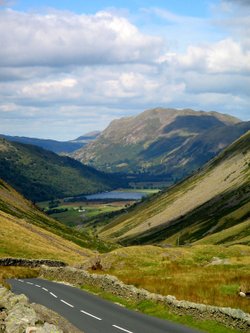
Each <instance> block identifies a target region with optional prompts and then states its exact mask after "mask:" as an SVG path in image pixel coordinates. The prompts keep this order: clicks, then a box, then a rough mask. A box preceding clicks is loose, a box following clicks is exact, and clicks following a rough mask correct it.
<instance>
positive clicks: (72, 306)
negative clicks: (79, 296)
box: [60, 299, 74, 308]
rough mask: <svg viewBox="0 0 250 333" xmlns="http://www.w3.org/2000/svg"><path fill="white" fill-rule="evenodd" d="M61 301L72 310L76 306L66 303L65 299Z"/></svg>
mask: <svg viewBox="0 0 250 333" xmlns="http://www.w3.org/2000/svg"><path fill="white" fill-rule="evenodd" d="M60 301H61V302H62V303H64V304H66V305H68V306H70V307H71V308H74V305H72V304H69V303H68V302H66V301H64V300H63V299H61V300H60Z"/></svg>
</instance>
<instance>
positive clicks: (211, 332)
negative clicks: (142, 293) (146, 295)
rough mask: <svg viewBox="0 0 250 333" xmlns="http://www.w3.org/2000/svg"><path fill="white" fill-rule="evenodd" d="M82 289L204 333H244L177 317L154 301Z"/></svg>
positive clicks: (166, 307) (98, 290)
mask: <svg viewBox="0 0 250 333" xmlns="http://www.w3.org/2000/svg"><path fill="white" fill-rule="evenodd" d="M81 289H83V290H85V291H88V292H90V293H93V294H95V295H98V296H100V297H102V298H103V299H106V300H108V301H111V302H113V303H116V304H120V305H121V306H124V307H126V308H128V309H130V310H134V311H140V312H142V313H144V314H147V315H149V316H153V317H157V318H160V319H164V320H170V321H172V322H175V323H178V324H182V325H184V326H187V327H192V328H196V329H198V330H201V331H203V332H208V333H240V332H241V333H242V331H240V330H237V329H230V328H228V327H225V326H224V325H222V324H219V323H218V322H216V321H215V320H198V319H195V318H193V317H191V316H187V315H182V316H180V315H177V314H175V313H173V312H171V311H170V309H169V307H168V306H164V305H162V304H156V303H154V302H152V301H141V302H135V301H131V300H128V299H125V298H122V297H118V296H115V295H112V294H111V293H107V292H105V291H103V290H102V289H101V288H97V287H93V286H89V285H82V286H81Z"/></svg>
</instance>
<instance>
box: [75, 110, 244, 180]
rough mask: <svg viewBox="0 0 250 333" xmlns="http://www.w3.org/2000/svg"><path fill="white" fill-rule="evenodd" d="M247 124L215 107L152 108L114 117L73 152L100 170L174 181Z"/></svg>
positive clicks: (199, 163) (77, 157) (217, 150)
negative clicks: (198, 109) (94, 138)
mask: <svg viewBox="0 0 250 333" xmlns="http://www.w3.org/2000/svg"><path fill="white" fill-rule="evenodd" d="M248 129H250V123H248V124H245V123H241V122H240V120H239V119H236V118H234V117H231V116H228V115H224V114H220V113H218V112H202V111H199V112H197V111H193V110H190V109H184V110H175V109H162V108H156V109H153V110H147V111H145V112H143V113H141V114H139V115H138V116H136V117H128V118H122V119H118V120H114V121H113V122H111V124H110V125H109V126H108V127H107V128H106V129H105V130H104V131H103V132H102V133H101V134H100V135H99V137H98V138H97V139H96V140H94V141H93V142H91V143H90V144H88V145H87V146H86V147H84V148H82V149H80V150H78V151H76V152H75V153H74V154H73V156H74V157H75V158H76V159H78V160H80V161H81V162H83V163H87V164H88V165H92V166H94V167H96V168H98V169H100V170H103V171H106V172H127V173H132V174H137V175H138V174H147V175H151V176H155V175H161V178H162V179H163V178H165V179H166V180H172V181H173V182H174V181H176V180H177V179H180V178H182V177H184V176H186V175H187V174H189V173H191V172H192V171H193V170H196V169H197V168H199V167H200V166H202V165H203V164H204V163H205V162H207V161H208V160H209V159H211V158H212V157H214V156H215V155H216V154H217V153H218V152H219V151H220V150H222V149H223V148H225V147H226V146H227V145H229V144H230V143H232V142H233V141H234V140H236V139H237V138H238V137H240V136H241V135H242V134H244V133H245V132H246V131H247V130H248Z"/></svg>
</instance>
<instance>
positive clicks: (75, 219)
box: [38, 200, 133, 227]
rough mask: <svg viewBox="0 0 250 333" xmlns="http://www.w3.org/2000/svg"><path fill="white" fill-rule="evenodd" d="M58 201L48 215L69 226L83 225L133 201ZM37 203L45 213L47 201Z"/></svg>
mask: <svg viewBox="0 0 250 333" xmlns="http://www.w3.org/2000/svg"><path fill="white" fill-rule="evenodd" d="M58 201H59V203H58V205H57V207H55V208H53V210H54V213H50V214H49V215H50V216H51V217H53V218H54V219H56V220H58V221H60V222H62V223H64V224H66V225H67V226H70V227H75V226H84V223H86V222H87V221H89V220H91V219H92V218H94V217H96V216H98V215H100V214H106V213H111V212H115V211H118V210H120V209H123V208H125V207H128V206H130V205H131V203H133V202H131V201H118V202H109V203H107V202H101V201H98V202H96V201H78V202H68V203H66V202H64V201H63V200H58ZM38 205H39V207H40V208H43V209H44V211H45V212H47V213H48V211H49V210H50V209H49V202H48V201H46V202H42V203H39V204H38ZM51 212H52V210H51Z"/></svg>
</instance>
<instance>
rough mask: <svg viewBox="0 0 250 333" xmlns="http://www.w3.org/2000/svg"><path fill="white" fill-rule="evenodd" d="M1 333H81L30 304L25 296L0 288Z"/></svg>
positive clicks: (37, 306)
mask: <svg viewBox="0 0 250 333" xmlns="http://www.w3.org/2000/svg"><path fill="white" fill-rule="evenodd" d="M0 332H1V333H17V332H27V333H51V332H53V333H83V332H82V331H79V330H78V329H77V328H75V327H74V326H73V325H71V324H70V323H69V322H67V321H66V320H65V319H64V318H62V317H60V316H59V315H58V314H57V313H55V312H53V311H51V310H49V309H46V308H45V307H44V306H42V305H38V304H34V303H32V304H30V303H29V302H28V299H27V297H26V296H25V295H14V294H13V293H12V292H10V291H9V290H7V289H6V288H4V287H2V286H0Z"/></svg>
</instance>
